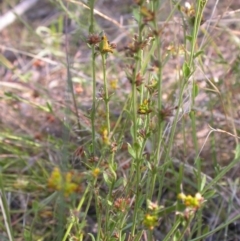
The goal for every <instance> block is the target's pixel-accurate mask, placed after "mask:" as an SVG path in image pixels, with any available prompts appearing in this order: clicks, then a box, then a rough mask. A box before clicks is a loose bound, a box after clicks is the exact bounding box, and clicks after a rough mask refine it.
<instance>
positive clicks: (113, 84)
mask: <svg viewBox="0 0 240 241" xmlns="http://www.w3.org/2000/svg"><path fill="white" fill-rule="evenodd" d="M109 84H110V87H111V88H112V89H113V90H116V89H117V88H118V80H117V79H113V80H110V83H109Z"/></svg>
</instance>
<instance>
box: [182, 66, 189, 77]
mask: <svg viewBox="0 0 240 241" xmlns="http://www.w3.org/2000/svg"><path fill="white" fill-rule="evenodd" d="M182 71H183V76H184V78H188V77H189V76H190V74H191V70H190V68H189V66H188V64H187V63H186V62H185V63H184V64H183V68H182Z"/></svg>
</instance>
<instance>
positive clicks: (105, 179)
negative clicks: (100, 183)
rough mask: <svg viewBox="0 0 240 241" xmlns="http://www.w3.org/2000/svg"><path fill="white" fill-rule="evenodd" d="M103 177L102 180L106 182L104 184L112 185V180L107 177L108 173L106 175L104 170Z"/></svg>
mask: <svg viewBox="0 0 240 241" xmlns="http://www.w3.org/2000/svg"><path fill="white" fill-rule="evenodd" d="M103 179H104V181H105V182H106V184H107V185H108V186H111V185H112V182H111V181H110V179H109V177H108V175H107V173H106V172H103Z"/></svg>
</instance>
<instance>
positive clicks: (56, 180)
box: [48, 167, 80, 197]
mask: <svg viewBox="0 0 240 241" xmlns="http://www.w3.org/2000/svg"><path fill="white" fill-rule="evenodd" d="M48 187H49V188H51V189H54V190H57V191H63V193H64V196H66V197H67V196H69V195H70V194H72V193H74V192H77V191H78V190H79V188H80V186H79V184H77V183H74V182H73V173H72V172H67V173H64V174H62V173H61V171H60V169H59V168H58V167H55V168H54V169H53V171H52V173H51V176H50V177H49V179H48Z"/></svg>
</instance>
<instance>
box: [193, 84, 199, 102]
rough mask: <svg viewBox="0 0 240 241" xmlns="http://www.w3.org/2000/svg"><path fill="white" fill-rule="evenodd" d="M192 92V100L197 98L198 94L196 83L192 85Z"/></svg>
mask: <svg viewBox="0 0 240 241" xmlns="http://www.w3.org/2000/svg"><path fill="white" fill-rule="evenodd" d="M192 90H193V93H192V95H193V98H194V99H195V98H196V97H197V95H198V93H199V88H198V85H197V84H196V83H193V89H192Z"/></svg>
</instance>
